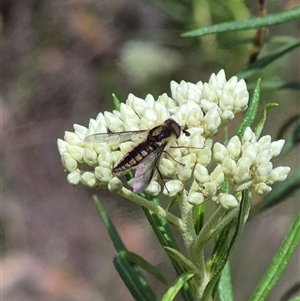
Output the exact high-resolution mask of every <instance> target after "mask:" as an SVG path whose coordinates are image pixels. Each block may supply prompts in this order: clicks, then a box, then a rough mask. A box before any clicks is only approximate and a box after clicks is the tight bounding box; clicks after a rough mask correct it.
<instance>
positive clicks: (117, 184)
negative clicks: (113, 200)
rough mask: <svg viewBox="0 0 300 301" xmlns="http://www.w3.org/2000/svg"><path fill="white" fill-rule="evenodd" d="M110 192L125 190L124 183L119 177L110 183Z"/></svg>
mask: <svg viewBox="0 0 300 301" xmlns="http://www.w3.org/2000/svg"><path fill="white" fill-rule="evenodd" d="M107 187H108V190H109V191H110V192H118V191H120V190H121V189H122V188H123V183H122V181H121V180H120V179H119V178H117V177H113V178H112V179H111V180H110V181H109V183H108V186H107Z"/></svg>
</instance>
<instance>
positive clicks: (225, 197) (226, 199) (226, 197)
mask: <svg viewBox="0 0 300 301" xmlns="http://www.w3.org/2000/svg"><path fill="white" fill-rule="evenodd" d="M216 202H217V203H220V204H221V206H222V207H223V208H225V209H231V208H235V207H237V206H238V205H239V203H238V201H237V199H236V198H235V197H234V196H233V195H231V194H227V193H220V194H219V195H218V197H217V200H216Z"/></svg>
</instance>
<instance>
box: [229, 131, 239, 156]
mask: <svg viewBox="0 0 300 301" xmlns="http://www.w3.org/2000/svg"><path fill="white" fill-rule="evenodd" d="M241 146H242V145H241V141H240V139H239V138H238V136H233V137H232V138H231V139H230V140H229V142H228V145H227V150H228V154H229V155H230V156H231V157H232V158H237V157H238V156H239V155H240V153H241Z"/></svg>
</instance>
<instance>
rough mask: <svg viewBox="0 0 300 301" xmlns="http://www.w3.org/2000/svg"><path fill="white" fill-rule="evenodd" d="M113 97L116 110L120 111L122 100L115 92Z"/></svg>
mask: <svg viewBox="0 0 300 301" xmlns="http://www.w3.org/2000/svg"><path fill="white" fill-rule="evenodd" d="M112 99H113V106H114V110H116V111H120V107H121V102H120V100H119V99H118V98H117V96H116V94H115V93H113V94H112Z"/></svg>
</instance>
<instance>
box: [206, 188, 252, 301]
mask: <svg viewBox="0 0 300 301" xmlns="http://www.w3.org/2000/svg"><path fill="white" fill-rule="evenodd" d="M242 195H243V196H242V200H241V203H240V210H239V215H238V221H237V225H236V229H235V233H234V234H233V237H232V239H231V241H230V243H229V246H228V248H227V249H226V250H225V251H224V252H223V254H220V256H218V259H217V260H214V262H212V268H211V275H212V276H211V280H210V282H209V283H208V285H207V287H206V289H205V291H204V297H203V299H204V300H205V298H207V297H208V296H211V295H212V293H215V286H216V284H217V282H218V280H219V276H220V274H221V272H222V270H223V268H224V267H225V265H226V263H227V262H228V257H229V255H230V253H231V252H232V249H233V247H234V245H235V244H236V242H237V239H238V237H239V236H240V234H241V232H242V230H243V229H244V226H245V223H246V220H247V218H248V215H249V211H250V206H251V197H250V196H249V195H250V192H249V191H248V190H245V191H243V193H242Z"/></svg>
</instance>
